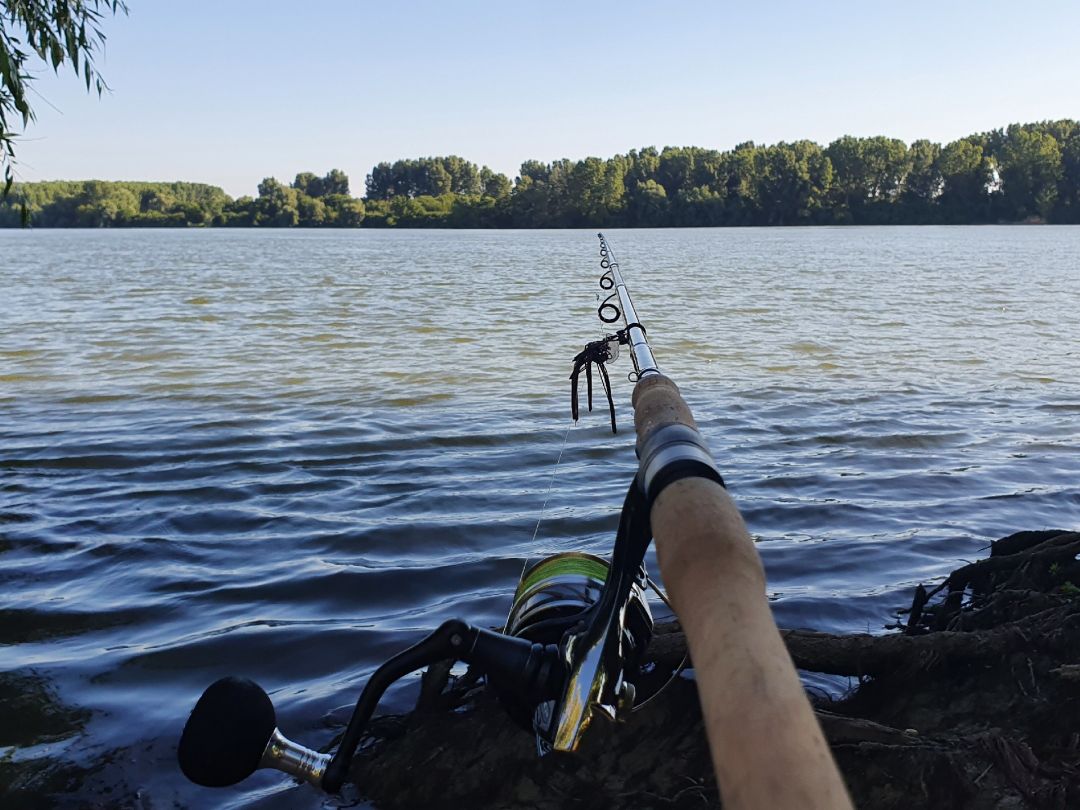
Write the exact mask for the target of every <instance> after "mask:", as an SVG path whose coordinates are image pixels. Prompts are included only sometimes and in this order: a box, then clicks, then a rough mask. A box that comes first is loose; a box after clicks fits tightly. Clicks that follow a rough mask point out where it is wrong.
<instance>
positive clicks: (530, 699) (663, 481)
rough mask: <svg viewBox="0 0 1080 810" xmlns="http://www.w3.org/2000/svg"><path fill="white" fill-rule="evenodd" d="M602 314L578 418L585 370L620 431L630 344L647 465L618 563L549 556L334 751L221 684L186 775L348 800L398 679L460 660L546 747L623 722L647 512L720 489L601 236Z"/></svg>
mask: <svg viewBox="0 0 1080 810" xmlns="http://www.w3.org/2000/svg"><path fill="white" fill-rule="evenodd" d="M598 237H599V239H600V267H601V269H602V270H603V271H604V272H603V274H602V275H601V276H600V288H601V290H603V291H605V292H608V293H609V295H608V296H607V298H605V299H604V300H603V301H602V302H601V303H600V305H599V307H598V308H597V315H598V316H599V318H600V320H601V321H602V322H603V323H604V324H615V323H617V322H619V321H621V322H622V324H623V326H622V328H620V329H618V330H617V331H616V332H614V333H612V334H609V335H605V336H603V337H602V338H601V339H599V340H595V341H592V342H590V343H587V344H586V345H585V348H584V349H583V350H582V351H581V352H580V353H579V354H578V355H577V356H576V357H575V358H574V365H573V371H572V373H571V375H570V379H571V412H572V415H573V417H574V419H575V421H576V420H577V419H578V416H579V409H578V379H579V377H580V375H581V373H582V371H584V372H585V374H586V381H587V387H588V405H589V410H592V368H593V367H594V366H595V367H596V369H597V373H598V375H599V377H600V379H601V381H602V383H603V385H604V389H605V392H606V393H607V400H608V405H609V408H610V415H611V428H612V431H615V430H616V426H615V406H614V401H613V399H612V396H611V385H610V378H609V375H608V373H607V369H606V365H607V363H609V362H612V361H613V360H615V359H617V357H618V355H619V347H620V346H626V347H628V353H629V354H630V358H631V362H632V363H633V366H634V370H633V372H631V373H630V375H629V378H630V380H631V381H632V382H633V383H634V392H633V398H632V401H633V404H634V408H635V427H636V429H637V447H636V449H637V454H638V458H639V466H638V471H637V474H636V475H635V476H634V479H633V481H632V482H631V484H630V486H629V488H628V490H627V493H626V497H625V499H624V501H623V507H622V512H621V514H620V518H619V526H618V530H617V532H616V535H615V542H614V546H613V549H612V554H611V559H610V561H606V560H604V559H602V558H600V557H596V556H593V555H590V554H584V553H581V552H564V553H561V554H556V555H553V556H550V557H546V558H544V559H543V560H541V561H540V562H538V563H537V564H536V565H534V566H532V567H531V568H529V569H528V570H526V571H525V572H523V574H522V576H521V579H520V581H519V583H518V586H517V588H516V590H515V592H514V599H513V602H512V604H511V608H510V612H509V615H508V617H507V621H506V624H505V626H504V628H503V632H496V631H493V630H488V629H484V628H478V627H474V626H472V625H470V624H468V623H466V622H464V621H462V620H460V619H451V620H449V621H447V622H444V623H443V624H442V625H441V626H440V627H439V628H438V629H436V630H435V631H434V632H433V633H431V634H430V635H429V636H428V637H427V638H425V639H424V640H422V641H420V642H419V643H417V644H415V645H413V646H412V647H409V648H408V649H406V650H404V651H402V652H400V653H398V654H397V655H395V656H394V657H392V658H391V659H390V660H388V661H387V662H386V663H384V664H382V665H381V666H380V667H378V668H377V669H376V670H375V672H374V673H373V674H372V675H371V677H370V678H369V679H368V682H367V684H366V685H365V686H364V689H363V690H362V692H361V693H360V696H359V698H358V699H357V702H356V705H355V707H354V709H353V713H352V716H351V717H350V719H349V723H348V725H347V727H346V729H345V733H344V735H343V736H342V738H341V741H340V743H339V744H338V746H337V749H336V750H335V751H334V752H333V753H332V754H330V753H324V752H318V751H313V750H311V749H308V748H306V747H304V746H302V745H299V744H298V743H295V742H293V741H291V740H289V739H288V738H286V737H285V736H284V735H283V734H282V733H281V731H280V730H279V729H278V728H277V720H276V715H275V711H274V706H273V703H272V701H271V700H270V697H269V696H268V695H267V694H266V692H265V691H264V690H263V689H262V688H261V687H260V686H258V685H257V684H255V683H254V682H252V681H250V680H247V679H245V678H238V677H232V676H230V677H227V678H222V679H221V680H219V681H217V682H215V683H213V684H212V685H211V686H210V687H208V688H207V689H206V691H205V692H204V693H203V695H202V697H200V698H199V701H198V702H197V703H196V705H195V707H194V709H192V712H191V715H190V717H189V718H188V721H187V723H186V725H185V726H184V731H183V733H182V735H181V738H180V744H179V748H178V751H177V755H178V759H179V763H180V768H181V770H182V771H183V772H184V774H185V775H186V776H187V777H188V778H189V779H191V780H192V781H193V782H195V783H197V784H200V785H205V786H208V787H224V786H228V785H232V784H235V783H237V782H239V781H241V780H243V779H245V778H247V777H248V776H249V775H251V774H252V773H253V772H254V771H255V770H257V769H259V768H273V769H276V770H280V771H283V772H285V773H287V774H290V775H292V776H294V777H297V778H298V779H301V780H303V781H307V782H310V783H311V784H313V785H315V786H316V787H318V788H321V789H322V790H325V791H327V792H328V793H336V792H338V791H339V790H340V789H341V787H342V785H343V784H344V783H345V780H346V778H347V776H348V770H349V766H350V764H351V762H352V759H353V756H354V755H355V753H356V749H357V747H358V746H359V744H360V742H361V740H362V738H363V736H364V732H365V729H366V728H367V724H368V722H369V721H370V719H371V717H372V715H373V714H374V712H375V709H376V707H377V705H378V703H379V700H380V698H381V697H382V696H383V694H384V693H385V692H386V690H387V688H389V687H390V686H391V685H392V684H393V683H394V682H395V681H397V680H398V679H400V678H403V677H405V676H406V675H408V674H410V673H412V672H415V671H416V670H418V669H421V668H423V667H426V666H430V665H432V664H435V663H437V662H440V661H445V660H447V659H453V660H455V661H460V662H463V663H467V664H469V665H470V666H472V667H473V668H474V669H475V670H477V671H479V672H482V673H483V674H484V675H485V676H486V679H487V684H488V685H489V686H490V687H491V688H492V689H493V690H494V691H495V693H496V694H497V695H498V697H499V700H500V702H501V703H502V704H503V705H504V706H505V707H506V709H507V711H508V713H509V714H510V716H511V717H512V718H514V719H515V720H517V722H519V723H520V724H521V725H522V726H524V727H525V728H527V729H528V730H530V731H532V732H533V734H534V735H535V737H536V742H537V750H538V752H539V753H540V754H541V755H543V754H546V753H548V752H550V751H575V750H576V749H577V748H578V746H579V744H580V742H581V739H582V736H583V735H584V734H585V733H586V731H587V729H588V727H589V725H590V724H591V723H592V721H593V720H594V719H595V718H596V717H597V716H600V717H604V718H607V719H609V720H624V719H626V717H627V716H628V715H629V713H630V712H631V711H632V710H633V708H634V707H635V705H641V703H642V701H640V700H639V699H638V694H637V692H638V689H637V682H638V681H639V680H640V675H641V663H642V658H643V655H644V653H645V649H646V647H647V646H648V643H649V640H650V638H651V636H652V627H653V622H652V615H651V613H650V611H649V606H648V601H647V599H646V597H645V588H646V587H647V586H648V585H649V584H650V582H649V578H648V575H647V572H646V570H645V564H644V559H645V552H646V551H647V549H648V547H649V544H650V543H651V541H652V537H653V535H652V527H651V524H650V510H651V508H652V504H653V502H654V501H655V500H656V498H657V496H658V495H659V494H660V492H661V491H662V490H663V489H665V488H666V487H667V486H668V485H670V484H673V483H675V482H676V481H679V480H680V479H683V478H687V477H695V478H704V479H707V480H711V481H714V482H716V483H718V484H720V485H721V486H723V479H722V478H721V476H720V473H719V472H718V471H717V468H716V464H715V463H714V462H713V459H712V456H711V455H710V454H709V451H708V448H707V447H706V446H705V442H704V440H703V439H702V437H701V435H700V433H699V432H698V431H697V427H696V425H695V424H694V421H693V417H692V416H691V414H690V411H689V408H687V406H686V403H685V402H684V401H683V399H682V397H681V395H680V394H679V392H678V388H677V387H676V386H675V384H674V383H673V382H671V380H669V379H668V378H667V377H665V376H664V375H663V374H662V373H661V372H660V369H659V367H658V366H657V363H656V360H655V358H654V356H653V353H652V349H651V348H650V346H649V341H648V336H647V334H646V330H645V327H644V326H643V325H642V324H641V322H640V320H639V319H638V315H637V311H636V310H635V309H634V305H633V302H632V301H631V299H630V293H629V292H628V290H627V288H626V283H625V282H624V280H623V277H622V274H621V272H620V269H619V265H618V262H616V261H615V258H614V255H613V254H612V251H611V248H610V246H609V245H608V243H607V240H606V239H605V238H604V236H603V234H598Z"/></svg>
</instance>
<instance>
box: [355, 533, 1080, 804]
mask: <svg viewBox="0 0 1080 810" xmlns="http://www.w3.org/2000/svg"><path fill="white" fill-rule="evenodd" d="M1078 554H1080V534H1078V533H1072V532H1064V531H1045V532H1021V533H1019V534H1015V535H1011V536H1009V537H1006V538H1002V539H1001V540H998V541H997V542H995V543H994V544H993V545H992V547H991V551H990V555H989V557H987V558H986V559H984V560H981V561H979V562H976V563H972V564H969V565H965V566H963V567H961V568H958V569H957V570H956V571H954V572H953V573H952V574H951V575H950V576H949V577H948V578H947V579H946V580H945V582H944V583H942V584H941V585H939V586H938V587H937V588H935V589H933V590H932V591H927V589H926V588H924V587H923V586H920V587H919V588H918V589H917V590H916V592H915V594H914V596H913V603H912V608H911V610H910V611H909V612H908V615H907V620H906V622H905V624H904V626H903V627H900V628H897V629H896V630H895V631H894V632H892V633H890V634H887V635H882V636H869V635H846V636H841V635H830V634H826V633H814V632H808V631H797V630H794V631H786V632H785V640H786V642H787V644H788V649H789V650H790V652H791V653H792V657H793V659H794V660H795V662H796V664H797V666H799V667H800V669H802V670H804V671H807V672H818V673H826V674H832V675H841V676H848V677H851V678H854V679H856V680H855V683H856V684H857V686H856V688H854V689H853V690H852V691H851V692H850V693H849V694H848V695H846V696H845V697H843V698H842V699H837V700H834V699H829V698H826V697H821V696H818V697H816V698H815V700H814V703H815V708H816V710H817V713H818V717H819V719H820V721H821V723H822V726H823V728H824V730H825V733H826V736H827V737H828V739H829V743H830V745H831V747H832V750H833V753H834V755H835V756H836V759H837V762H838V763H839V765H840V768H841V771H842V772H843V773H844V776H845V779H846V780H847V783H848V786H849V789H850V790H851V793H852V797H853V798H854V800H855V804H856V806H858V807H873V808H880V809H883V810H888V808H897V809H898V810H899V808H923V807H925V808H931V807H933V808H937V807H943V806H944V807H953V808H971V809H972V810H981V809H982V808H987V810H989V808H1004V807H1029V806H1030V807H1054V808H1058V807H1060V808H1066V807H1076V806H1078V804H1080V768H1078V767H1077V759H1078V756H1080V730H1078V729H1077V727H1076V724H1075V718H1076V717H1077V711H1078V709H1080V588H1078V587H1077V585H1076V583H1078V582H1080V563H1078V562H1077V559H1076V558H1077V555H1078ZM684 654H685V640H684V638H683V636H682V634H681V632H680V631H679V628H678V626H677V624H668V625H665V626H661V627H658V628H657V635H656V637H655V639H654V641H653V643H652V645H651V646H650V649H649V654H648V658H649V659H650V660H651V662H652V663H653V664H654V665H655V667H656V668H657V669H658V670H660V671H665V670H666V671H667V672H671V671H672V669H673V668H675V667H677V666H678V665H679V662H680V661H681V660H682V658H683V655H684ZM691 666H692V664H691ZM433 670H434V671H433V672H430V673H429V674H428V676H427V679H428V683H427V685H426V688H425V690H424V693H423V695H422V699H421V704H420V705H419V706H418V708H417V709H416V710H415V711H414V712H412V713H411V714H409V715H407V716H395V717H383V718H380V719H379V720H378V722H377V723H376V724H375V727H374V735H375V736H374V737H373V739H372V741H371V744H370V745H369V746H368V748H367V749H366V751H365V752H364V754H363V755H362V756H361V757H360V758H359V759H358V760H357V764H356V767H355V768H354V773H353V776H354V778H355V780H356V782H357V784H358V785H359V786H360V790H361V793H362V794H363V795H366V796H369V797H370V798H371V799H373V800H374V801H375V802H376V804H377V805H378V806H379V807H386V808H406V807H408V808H419V807H436V806H438V807H445V806H463V807H464V806H468V807H490V808H500V810H512V809H513V810H516V808H522V810H524V808H552V810H554V808H563V807H569V806H574V807H582V808H628V809H629V808H651V807H656V808H661V807H663V808H683V807H685V808H701V807H718V806H719V796H718V793H717V789H716V784H715V780H714V778H713V776H712V768H711V763H710V759H709V753H708V747H707V745H706V742H705V737H704V732H703V726H702V721H701V715H700V710H699V708H698V703H697V695H696V689H695V687H694V685H693V683H692V681H690V680H687V679H683V678H680V679H677V680H676V681H675V682H674V683H673V685H672V687H671V688H669V689H667V690H665V691H664V692H663V693H661V695H660V696H659V697H658V698H657V699H656V700H654V701H653V702H651V703H649V704H648V705H647V706H645V707H643V709H642V711H640V712H638V713H636V714H634V715H633V717H632V718H631V720H630V721H629V722H628V723H626V724H625V725H618V726H615V725H610V724H606V723H597V724H594V727H593V729H591V730H590V734H589V735H588V736H587V737H586V739H585V742H584V744H583V749H582V751H581V752H580V754H579V755H576V756H573V757H565V758H556V757H548V758H544V759H538V758H537V757H536V754H535V748H534V744H533V742H532V740H531V738H530V736H529V735H528V734H526V733H524V732H523V731H521V730H520V729H519V728H517V727H516V726H514V725H513V723H511V722H510V721H509V720H508V719H507V718H506V716H505V714H504V713H503V712H502V710H501V708H500V707H499V706H498V704H497V702H496V701H495V700H494V699H493V698H492V697H491V696H490V695H489V694H488V693H487V692H486V691H484V690H478V689H477V688H475V685H471V684H468V683H456V682H453V681H446V688H445V689H438V688H436V687H435V686H433V684H432V683H431V680H432V679H433V678H436V679H437V678H439V677H443V678H445V672H444V673H442V675H441V676H440V673H439V671H438V668H433Z"/></svg>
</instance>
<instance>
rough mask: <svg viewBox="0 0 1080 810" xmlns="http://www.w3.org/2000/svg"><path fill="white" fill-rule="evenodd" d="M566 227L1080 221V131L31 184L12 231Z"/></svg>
mask: <svg viewBox="0 0 1080 810" xmlns="http://www.w3.org/2000/svg"><path fill="white" fill-rule="evenodd" d="M26 219H28V220H29V222H30V223H31V224H33V225H37V226H41V227H71V226H75V227H109V226H112V227H123V226H141V225H150V226H163V225H165V226H191V225H204V226H242V227H358V226H362V227H395V226H396V227H452V228H500V227H517V228H565V227H619V226H622V227H677V226H724V225H849V224H854V225H859V224H976V223H993V222H1022V221H1042V222H1056V223H1080V123H1078V122H1077V121H1074V120H1060V121H1044V122H1039V123H1034V124H1014V125H1011V126H1009V127H1006V128H1003V129H996V130H993V131H991V132H986V133H980V134H976V135H969V136H967V137H965V138H961V139H959V140H956V141H952V142H951V143H947V144H945V145H942V144H938V143H933V142H931V141H928V140H918V141H915V142H914V143H912V144H910V145H908V144H906V143H904V142H903V141H901V140H897V139H895V138H887V137H884V136H878V137H870V138H856V137H851V136H844V137H842V138H838V139H837V140H835V141H833V142H832V143H830V144H828V145H827V146H824V147H823V146H820V145H819V144H817V143H814V142H813V141H807V140H803V141H795V142H793V143H785V142H781V143H777V144H772V145H768V146H764V145H762V146H759V145H756V144H754V143H752V142H747V143H743V144H739V145H738V146H736V147H735V148H734V149H731V150H728V151H718V150H714V149H704V148H700V147H665V148H664V149H662V150H657V149H656V148H655V147H646V148H643V149H640V150H631V151H629V152H627V153H626V154H621V155H615V156H614V157H611V158H608V159H606V160H605V159H601V158H596V157H588V158H584V159H582V160H577V161H573V160H557V161H554V162H552V163H544V162H541V161H536V160H528V161H526V162H524V163H523V164H522V165H521V169H520V172H519V174H518V176H517V177H515V178H514V180H513V181H511V180H510V179H509V178H508V177H507V176H506V175H504V174H500V173H496V172H493V171H492V170H491V169H489V168H488V167H487V166H477V165H476V164H475V163H471V162H469V161H467V160H465V159H464V158H461V157H457V156H453V155H451V156H447V157H426V158H419V159H409V160H398V161H395V162H393V163H389V162H386V163H379V164H378V165H377V166H375V167H374V168H373V169H372V171H371V173H370V174H369V175H368V176H367V178H366V195H365V197H364V198H363V199H358V198H356V197H353V196H352V195H351V193H350V190H349V179H348V177H347V176H346V175H345V173H344V172H341V171H339V170H336V169H335V170H332V171H330V172H329V173H327V174H326V175H323V176H318V175H316V174H313V173H311V172H303V173H301V174H298V175H297V176H296V178H295V179H294V181H293V182H292V183H291V184H289V185H286V184H284V183H282V182H280V181H278V180H276V179H275V178H273V177H269V178H266V179H265V180H263V181H262V182H261V183H260V184H259V186H258V196H256V197H246V196H245V197H240V198H238V199H232V198H230V197H229V196H228V195H226V194H225V192H224V191H222V190H221V189H220V188H217V187H215V186H209V185H201V184H195V183H122V182H102V181H85V182H48V183H24V184H18V185H16V186H15V188H14V189H13V190H12V193H11V195H10V196H9V198H8V199H7V200H6V201H4V202H3V203H0V226H17V225H19V224H21V223H22V222H23V221H24V220H26Z"/></svg>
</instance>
